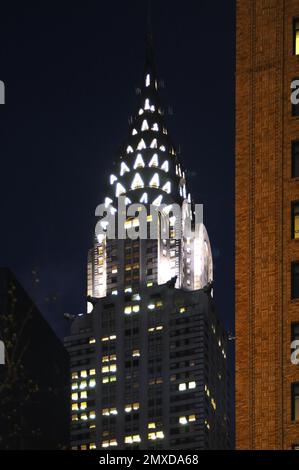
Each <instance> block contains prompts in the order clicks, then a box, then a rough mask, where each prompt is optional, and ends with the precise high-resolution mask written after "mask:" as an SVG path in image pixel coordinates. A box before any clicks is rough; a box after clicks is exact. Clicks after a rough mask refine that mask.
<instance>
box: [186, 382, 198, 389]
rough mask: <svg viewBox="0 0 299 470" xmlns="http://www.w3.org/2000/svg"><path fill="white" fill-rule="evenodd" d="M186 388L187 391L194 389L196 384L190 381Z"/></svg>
mask: <svg viewBox="0 0 299 470" xmlns="http://www.w3.org/2000/svg"><path fill="white" fill-rule="evenodd" d="M188 388H189V389H193V388H196V382H194V381H192V382H189V384H188Z"/></svg>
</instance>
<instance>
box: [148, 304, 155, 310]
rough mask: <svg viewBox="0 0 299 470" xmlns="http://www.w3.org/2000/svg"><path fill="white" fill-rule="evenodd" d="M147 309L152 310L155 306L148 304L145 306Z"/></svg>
mask: <svg viewBox="0 0 299 470" xmlns="http://www.w3.org/2000/svg"><path fill="white" fill-rule="evenodd" d="M147 308H148V309H149V310H154V308H155V304H149V305H148V306H147Z"/></svg>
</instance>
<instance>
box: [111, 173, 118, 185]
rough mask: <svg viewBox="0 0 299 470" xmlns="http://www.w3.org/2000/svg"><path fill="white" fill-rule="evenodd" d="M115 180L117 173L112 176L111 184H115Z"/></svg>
mask: <svg viewBox="0 0 299 470" xmlns="http://www.w3.org/2000/svg"><path fill="white" fill-rule="evenodd" d="M115 181H117V177H116V176H115V175H111V176H110V184H113V183H114V182H115Z"/></svg>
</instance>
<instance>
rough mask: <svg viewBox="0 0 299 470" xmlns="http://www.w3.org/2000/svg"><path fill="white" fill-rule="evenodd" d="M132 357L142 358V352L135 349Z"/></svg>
mask: <svg viewBox="0 0 299 470" xmlns="http://www.w3.org/2000/svg"><path fill="white" fill-rule="evenodd" d="M132 357H140V350H139V349H135V350H134V351H133V352H132Z"/></svg>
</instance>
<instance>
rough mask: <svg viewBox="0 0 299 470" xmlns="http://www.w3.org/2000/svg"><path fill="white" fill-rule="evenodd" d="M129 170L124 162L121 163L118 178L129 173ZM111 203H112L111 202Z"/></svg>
mask: <svg viewBox="0 0 299 470" xmlns="http://www.w3.org/2000/svg"><path fill="white" fill-rule="evenodd" d="M129 171H130V168H129V167H128V165H127V164H126V163H125V162H121V165H120V176H123V175H124V174H125V173H126V172H129ZM111 202H112V201H111Z"/></svg>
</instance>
